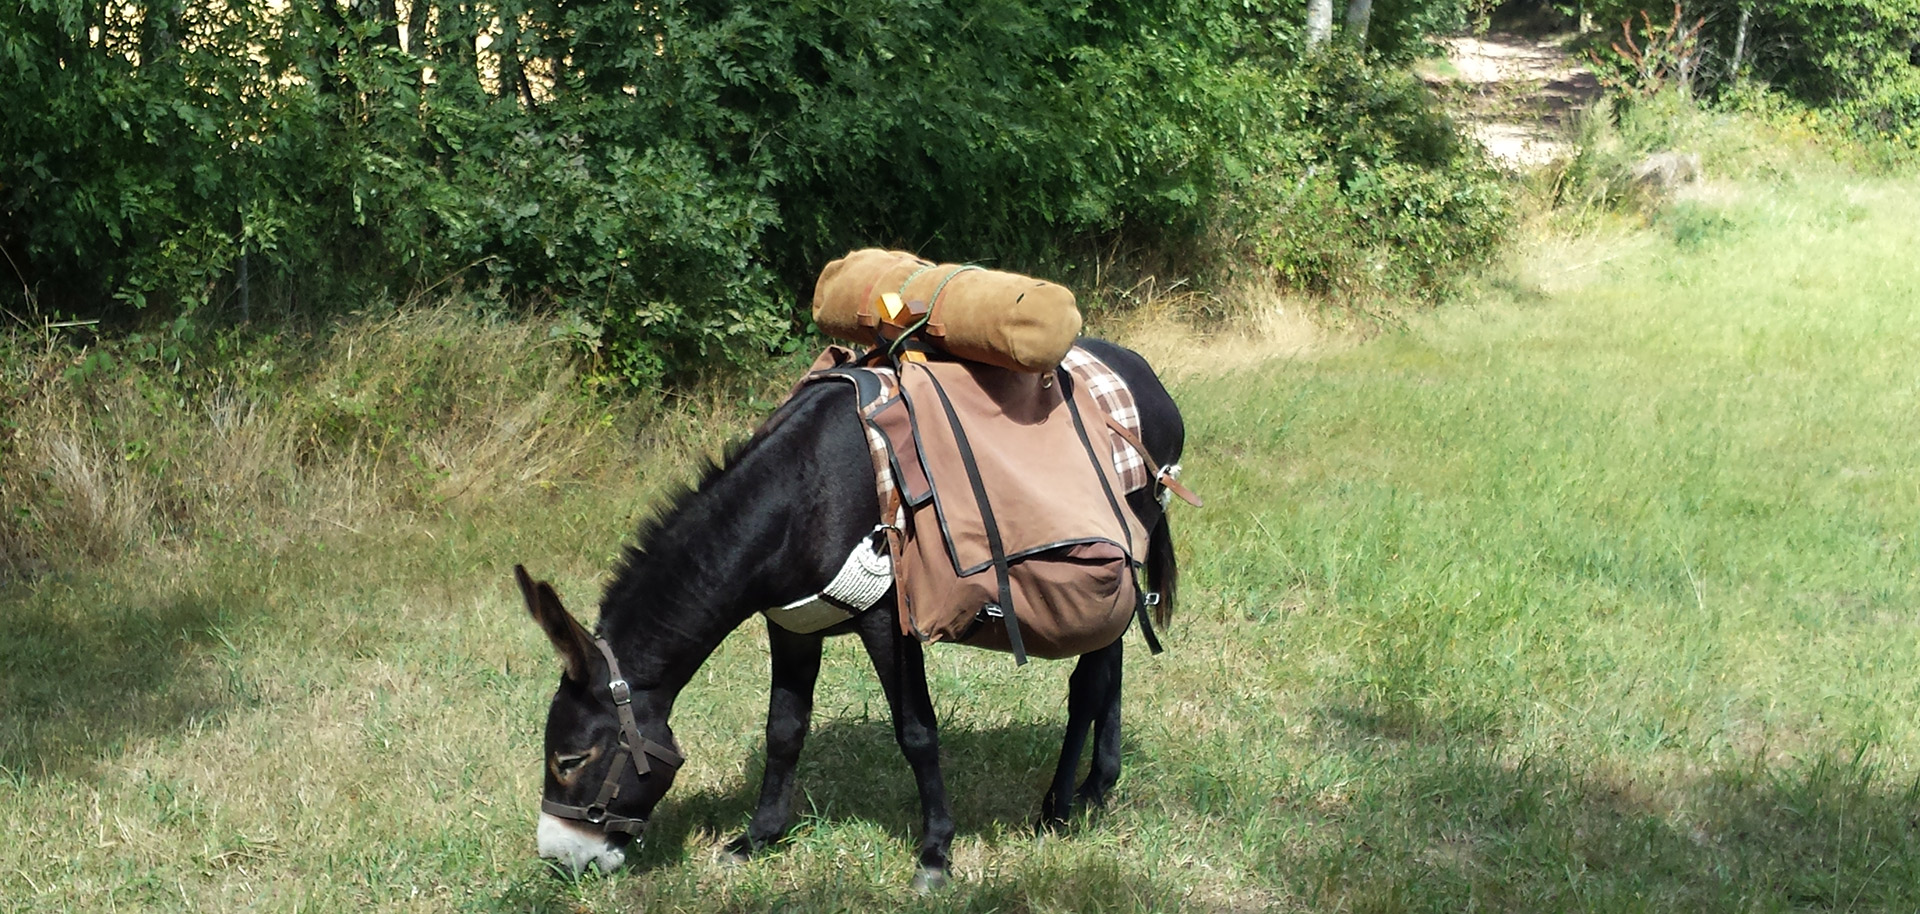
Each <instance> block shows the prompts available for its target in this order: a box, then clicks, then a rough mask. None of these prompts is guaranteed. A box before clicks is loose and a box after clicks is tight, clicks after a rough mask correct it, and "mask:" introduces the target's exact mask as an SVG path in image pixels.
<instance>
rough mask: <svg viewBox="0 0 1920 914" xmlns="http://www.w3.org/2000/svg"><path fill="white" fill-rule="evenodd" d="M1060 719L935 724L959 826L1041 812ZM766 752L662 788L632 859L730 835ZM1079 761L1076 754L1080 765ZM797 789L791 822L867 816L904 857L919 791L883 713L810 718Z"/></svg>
mask: <svg viewBox="0 0 1920 914" xmlns="http://www.w3.org/2000/svg"><path fill="white" fill-rule="evenodd" d="M1064 727H1065V720H1064V719H1063V720H1062V721H1061V722H1060V724H1059V725H1058V726H1055V725H1053V724H1050V723H1018V724H1012V725H1008V726H1002V727H990V728H984V729H974V728H960V727H946V728H943V729H942V730H941V731H940V758H941V772H942V774H943V775H944V776H945V781H946V785H947V795H948V800H949V802H950V803H951V804H952V807H953V816H954V821H955V823H956V825H957V826H958V828H959V831H960V832H961V833H962V834H980V833H994V832H999V831H1003V830H1013V831H1018V830H1024V829H1027V828H1029V827H1031V826H1032V824H1033V822H1034V821H1035V820H1036V819H1037V818H1038V816H1039V814H1040V798H1041V795H1042V794H1044V793H1045V792H1046V789H1047V781H1048V779H1049V778H1051V777H1052V775H1053V765H1054V762H1055V761H1056V760H1057V758H1058V756H1059V752H1060V741H1061V739H1062V736H1063V728H1064ZM764 765H765V757H764V756H761V757H760V758H757V759H755V763H754V765H753V766H752V767H751V769H750V770H749V771H748V772H747V776H746V777H745V778H743V779H741V780H740V781H738V782H735V783H734V784H732V785H730V786H729V787H728V788H727V789H726V790H724V791H701V792H694V793H689V794H677V793H669V794H667V797H666V799H665V800H663V801H662V802H661V805H660V809H659V811H658V812H657V813H656V815H655V816H654V821H653V825H652V826H650V830H649V833H648V838H647V845H646V848H645V849H644V850H642V851H641V853H640V855H639V856H638V857H637V858H636V859H635V861H634V862H635V864H637V866H638V867H639V868H640V869H643V870H645V869H653V868H655V867H660V866H672V865H676V864H679V863H682V862H684V861H686V859H687V857H688V854H689V852H690V851H689V849H688V847H687V837H688V835H690V834H691V833H692V832H693V831H694V830H695V829H708V830H711V831H714V832H717V833H719V834H723V835H727V836H729V837H731V836H733V835H736V834H739V833H740V832H743V831H745V829H746V824H747V819H748V817H749V816H750V815H752V813H753V805H754V803H755V801H756V800H757V799H758V798H759V791H760V777H761V772H762V771H763V769H764ZM1085 766H1086V761H1085V759H1084V758H1083V759H1082V761H1081V770H1082V772H1084V771H1085ZM798 780H799V791H798V795H797V797H796V798H795V800H794V809H793V825H794V826H795V827H799V826H801V825H803V824H804V823H808V822H823V823H840V822H848V821H861V822H868V823H871V824H873V825H875V826H878V827H879V828H881V829H883V830H885V831H886V832H888V833H889V834H891V835H894V836H895V837H897V838H898V839H899V840H900V841H901V842H902V843H903V851H902V857H901V859H902V861H903V865H904V864H905V863H909V862H911V859H912V854H911V851H908V850H905V849H904V848H905V847H911V846H912V843H913V842H915V841H918V840H919V836H920V795H919V792H918V789H917V788H916V786H915V785H914V780H913V772H912V771H911V770H910V769H909V768H908V767H907V762H906V759H905V758H904V757H902V756H901V754H900V747H899V744H898V743H896V742H894V738H893V725H892V723H891V722H889V721H886V720H874V719H854V720H829V721H823V722H819V723H816V724H815V726H814V728H813V732H812V733H811V734H809V735H808V737H807V744H806V748H805V749H804V750H803V751H802V752H801V754H800V771H799V774H798Z"/></svg>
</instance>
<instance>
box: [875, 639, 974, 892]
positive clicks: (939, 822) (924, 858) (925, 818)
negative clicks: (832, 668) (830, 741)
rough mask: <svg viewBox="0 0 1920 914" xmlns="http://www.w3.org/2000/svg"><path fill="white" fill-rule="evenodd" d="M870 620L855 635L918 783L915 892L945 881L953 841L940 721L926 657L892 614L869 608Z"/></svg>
mask: <svg viewBox="0 0 1920 914" xmlns="http://www.w3.org/2000/svg"><path fill="white" fill-rule="evenodd" d="M868 616H869V619H870V620H877V622H876V623H875V624H866V625H862V626H861V628H860V640H861V641H862V642H863V643H865V645H866V648H867V656H868V657H870V658H872V660H873V671H874V672H875V673H876V674H878V675H879V677H880V686H881V688H883V689H885V690H886V693H887V705H888V706H889V707H890V708H891V709H892V711H893V736H894V739H895V740H897V741H898V742H899V743H900V752H901V753H902V754H904V755H905V756H906V757H907V765H908V766H910V767H911V768H912V769H913V780H914V783H915V784H916V785H917V786H918V787H919V788H920V814H921V825H920V836H921V837H920V867H919V869H918V870H917V871H916V872H915V873H914V876H913V887H914V888H915V889H917V890H920V891H923V892H924V891H929V890H931V889H937V888H940V887H941V886H944V885H946V884H947V878H948V851H949V849H950V848H951V847H952V845H953V809H952V807H950V806H949V805H948V803H947V786H946V781H945V780H944V779H943V778H942V777H941V775H940V722H939V720H938V719H937V718H936V717H935V716H934V712H933V698H932V696H930V695H928V694H927V670H926V657H925V655H923V654H922V653H921V651H920V642H918V641H915V640H913V639H912V638H909V637H907V636H905V635H902V634H901V633H900V629H899V627H898V626H897V624H896V623H895V622H894V616H893V614H892V613H887V612H869V614H868Z"/></svg>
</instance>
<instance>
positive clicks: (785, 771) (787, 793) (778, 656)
mask: <svg viewBox="0 0 1920 914" xmlns="http://www.w3.org/2000/svg"><path fill="white" fill-rule="evenodd" d="M823 640H824V639H822V638H821V637H820V636H819V635H796V634H794V633H793V632H790V631H787V630H786V629H784V628H781V627H780V626H778V625H775V624H773V623H771V622H769V623H767V641H768V644H769V647H771V649H772V657H773V688H772V690H771V691H770V692H769V695H768V698H767V770H766V772H765V774H763V775H762V776H761V778H760V803H759V805H758V806H756V807H754V810H753V820H752V821H751V822H750V823H748V825H747V833H746V834H744V835H741V836H740V837H738V838H735V839H733V841H732V842H731V843H729V844H728V845H727V851H728V852H729V853H730V854H731V855H732V857H733V859H734V860H736V861H739V860H744V859H746V858H747V856H749V855H751V854H753V853H754V852H755V851H758V850H760V849H761V848H764V847H766V846H767V845H769V844H772V843H773V842H775V841H778V840H780V837H781V836H782V835H784V834H786V832H787V821H788V818H789V817H790V816H791V815H792V811H793V788H794V777H793V774H794V769H795V768H796V767H798V765H799V763H800V747H801V745H802V744H803V743H805V742H806V740H807V728H808V725H809V723H810V722H811V720H812V719H813V686H814V682H815V681H816V680H818V679H819V677H820V648H821V642H822V641H823Z"/></svg>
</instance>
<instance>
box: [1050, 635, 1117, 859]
mask: <svg viewBox="0 0 1920 914" xmlns="http://www.w3.org/2000/svg"><path fill="white" fill-rule="evenodd" d="M1124 642H1125V638H1124V637H1121V638H1116V639H1114V641H1113V643H1112V644H1109V645H1107V646H1106V647H1103V648H1101V649H1099V650H1097V651H1092V652H1090V653H1086V654H1082V655H1080V661H1079V663H1077V664H1076V665H1075V666H1074V668H1073V676H1072V678H1070V679H1069V680H1068V681H1067V734H1066V739H1065V740H1064V741H1063V742H1062V743H1061V745H1060V762H1059V764H1058V765H1056V766H1055V767H1054V771H1053V783H1052V785H1050V786H1049V787H1048V788H1047V795H1046V797H1044V798H1043V799H1042V800H1041V801H1040V822H1039V826H1040V827H1041V828H1059V827H1061V826H1063V825H1065V824H1066V822H1067V820H1068V819H1069V818H1071V817H1072V816H1073V811H1074V804H1075V801H1076V799H1077V800H1079V801H1084V802H1086V803H1087V804H1089V805H1092V806H1100V805H1102V804H1104V803H1105V802H1106V799H1107V791H1109V790H1112V789H1113V785H1114V782H1116V781H1118V780H1119V779H1120V658H1121V654H1122V650H1123V648H1122V645H1123V644H1124ZM1089 728H1091V729H1092V730H1093V762H1092V764H1091V765H1090V766H1089V767H1088V769H1087V779H1086V781H1085V782H1084V783H1082V784H1081V785H1080V789H1079V790H1078V791H1075V790H1074V787H1073V776H1074V774H1075V773H1076V772H1077V771H1078V770H1079V768H1080V752H1081V750H1082V749H1083V748H1084V747H1085V746H1086V743H1087V730H1088V729H1089Z"/></svg>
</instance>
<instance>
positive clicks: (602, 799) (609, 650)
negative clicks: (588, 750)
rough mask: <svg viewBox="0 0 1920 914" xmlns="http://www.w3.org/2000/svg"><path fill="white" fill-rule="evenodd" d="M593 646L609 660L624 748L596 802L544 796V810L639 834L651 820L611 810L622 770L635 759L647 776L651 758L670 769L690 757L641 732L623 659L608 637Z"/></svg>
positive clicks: (635, 766) (609, 685) (615, 758)
mask: <svg viewBox="0 0 1920 914" xmlns="http://www.w3.org/2000/svg"><path fill="white" fill-rule="evenodd" d="M593 646H594V647H597V648H599V649H600V656H602V657H604V658H606V661H607V677H608V679H607V690H608V691H609V692H611V693H613V710H614V713H615V714H618V715H619V717H620V748H618V749H616V750H614V756H613V764H611V765H608V766H607V778H606V780H604V781H601V782H600V793H599V795H598V796H596V797H594V800H593V802H592V803H590V804H588V805H586V806H569V805H567V804H565V803H556V802H554V801H552V800H546V799H542V800H541V801H540V811H541V812H544V813H550V814H552V815H555V816H559V817H560V818H562V819H573V820H575V821H579V822H586V823H588V824H589V825H597V826H599V827H600V829H601V830H602V831H609V832H622V833H625V834H629V835H633V836H635V837H639V836H640V835H641V834H642V833H643V832H645V831H646V830H647V820H645V819H635V818H632V817H630V816H616V815H614V814H612V813H609V812H607V806H608V804H610V803H612V802H613V801H614V800H616V799H619V797H620V771H621V769H623V768H625V767H626V763H627V762H628V760H631V761H632V762H633V770H634V773H635V774H637V775H639V776H641V777H646V776H647V772H649V771H651V770H652V769H653V766H652V765H651V764H649V763H648V761H647V759H648V758H649V757H651V758H653V759H655V760H657V761H659V762H660V763H661V764H663V765H665V766H667V767H668V768H679V767H680V766H681V765H683V764H686V759H685V758H683V757H682V756H681V755H680V753H679V752H676V751H674V749H673V748H672V747H671V746H663V745H661V744H659V743H656V742H654V741H653V740H650V739H647V738H646V737H644V736H641V735H640V723H639V721H637V720H635V719H634V716H633V687H632V686H630V685H628V684H627V680H626V677H624V676H622V675H620V661H618V660H615V659H614V657H613V647H612V646H611V645H609V644H607V639H605V638H595V639H593Z"/></svg>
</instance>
